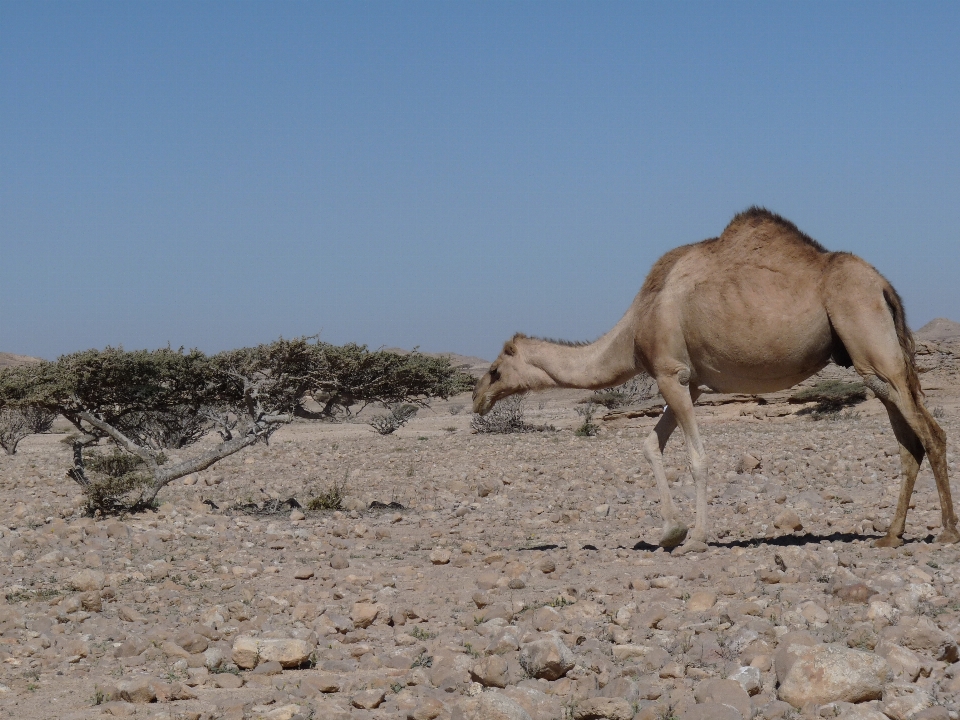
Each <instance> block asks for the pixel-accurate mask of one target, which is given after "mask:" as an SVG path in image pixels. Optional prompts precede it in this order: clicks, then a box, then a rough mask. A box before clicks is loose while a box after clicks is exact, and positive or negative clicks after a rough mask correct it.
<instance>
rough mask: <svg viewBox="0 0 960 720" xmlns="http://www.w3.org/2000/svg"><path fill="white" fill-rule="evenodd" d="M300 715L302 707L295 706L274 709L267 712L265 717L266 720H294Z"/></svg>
mask: <svg viewBox="0 0 960 720" xmlns="http://www.w3.org/2000/svg"><path fill="white" fill-rule="evenodd" d="M299 714H300V706H299V705H294V704H292V703H291V704H287V705H281V706H280V707H278V708H273V709H272V710H269V711H267V714H266V715H264V716H263V719H264V720H293V718H295V717H297V716H298V715H299Z"/></svg>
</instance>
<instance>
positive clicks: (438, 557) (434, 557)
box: [430, 548, 453, 565]
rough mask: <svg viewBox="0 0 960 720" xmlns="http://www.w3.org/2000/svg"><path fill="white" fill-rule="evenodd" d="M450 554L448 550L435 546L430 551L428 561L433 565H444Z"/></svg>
mask: <svg viewBox="0 0 960 720" xmlns="http://www.w3.org/2000/svg"><path fill="white" fill-rule="evenodd" d="M452 556H453V555H452V553H451V552H450V551H449V550H445V549H443V548H437V549H436V550H434V551H433V552H431V553H430V562H432V563H433V564H434V565H446V564H448V563H449V562H450V558H451V557H452Z"/></svg>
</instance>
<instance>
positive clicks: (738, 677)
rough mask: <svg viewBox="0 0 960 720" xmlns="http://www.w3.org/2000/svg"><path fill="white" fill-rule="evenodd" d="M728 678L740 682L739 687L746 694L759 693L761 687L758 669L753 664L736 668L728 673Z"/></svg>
mask: <svg viewBox="0 0 960 720" xmlns="http://www.w3.org/2000/svg"><path fill="white" fill-rule="evenodd" d="M728 679H729V680H734V681H736V682H738V683H740V687H742V688H743V689H744V691H746V693H747V695H751V696H752V695H756V694H757V693H759V692H760V689H761V687H762V683H761V682H760V670H759V668H756V667H753V666H750V667H741V668H739V669H737V670H736V671H734V672H732V673H731V674H730V676H729V678H728Z"/></svg>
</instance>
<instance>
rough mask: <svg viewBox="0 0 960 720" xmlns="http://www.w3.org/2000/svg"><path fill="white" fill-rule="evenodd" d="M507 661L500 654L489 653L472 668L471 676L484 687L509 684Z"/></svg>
mask: <svg viewBox="0 0 960 720" xmlns="http://www.w3.org/2000/svg"><path fill="white" fill-rule="evenodd" d="M508 669H509V668H508V667H507V661H506V660H504V659H503V657H502V656H500V655H488V656H487V657H485V658H483V659H482V660H481V661H480V662H478V663H476V664H475V665H474V666H473V667H472V668H471V669H470V677H471V678H472V679H473V680H474V681H476V682H478V683H480V684H481V685H483V686H484V687H497V688H505V687H506V686H507V673H508Z"/></svg>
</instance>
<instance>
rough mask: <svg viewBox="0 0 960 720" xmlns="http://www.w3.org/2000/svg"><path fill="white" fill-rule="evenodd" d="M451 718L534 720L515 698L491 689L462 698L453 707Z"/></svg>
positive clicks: (469, 719) (466, 719)
mask: <svg viewBox="0 0 960 720" xmlns="http://www.w3.org/2000/svg"><path fill="white" fill-rule="evenodd" d="M451 720H532V718H531V717H530V715H529V714H528V713H527V711H526V710H524V709H523V708H522V707H521V706H520V705H519V704H518V703H517V702H516V701H515V700H511V699H510V698H509V697H507V696H506V695H504V694H503V693H500V692H496V691H491V692H484V693H480V694H479V695H477V696H476V697H468V698H464V699H463V700H461V701H460V702H459V703H457V705H456V706H455V707H454V708H453V714H452V716H451Z"/></svg>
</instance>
